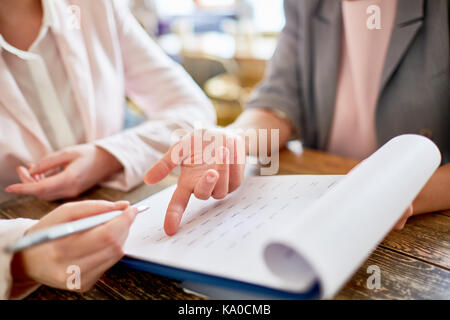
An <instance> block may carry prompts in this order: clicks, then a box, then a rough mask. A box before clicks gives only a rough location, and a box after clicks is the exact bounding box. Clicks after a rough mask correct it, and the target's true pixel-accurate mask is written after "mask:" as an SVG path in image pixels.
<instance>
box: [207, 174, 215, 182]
mask: <svg viewBox="0 0 450 320" xmlns="http://www.w3.org/2000/svg"><path fill="white" fill-rule="evenodd" d="M216 178H217V177H216V175H215V174H214V173H212V172H208V174H207V175H206V182H208V183H214V182H215V181H216Z"/></svg>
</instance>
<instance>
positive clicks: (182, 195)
mask: <svg viewBox="0 0 450 320" xmlns="http://www.w3.org/2000/svg"><path fill="white" fill-rule="evenodd" d="M191 193H192V191H191V190H189V189H186V188H183V187H179V186H177V188H176V189H175V192H174V193H173V195H172V199H171V200H170V203H169V206H168V207H167V211H166V217H165V220H164V231H165V232H166V234H167V235H168V236H172V235H174V234H175V233H177V230H178V226H179V225H180V221H181V218H182V216H183V213H184V210H186V207H187V205H188V203H189V199H190V197H191Z"/></svg>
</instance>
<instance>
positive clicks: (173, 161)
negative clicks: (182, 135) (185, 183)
mask: <svg viewBox="0 0 450 320" xmlns="http://www.w3.org/2000/svg"><path fill="white" fill-rule="evenodd" d="M180 146H181V144H179V143H177V144H175V145H173V146H172V147H171V148H170V149H169V151H167V152H166V153H165V154H164V156H163V157H162V158H161V159H159V160H158V161H157V162H156V163H155V164H154V165H153V167H151V168H150V170H148V172H147V173H146V174H145V178H144V181H145V183H146V184H155V183H158V182H160V181H161V180H162V179H164V178H165V177H167V175H168V174H169V173H170V172H171V171H172V170H173V169H175V168H176V167H177V166H178V164H180V163H181V162H182V161H183V159H182V157H181V156H180V150H179V149H180Z"/></svg>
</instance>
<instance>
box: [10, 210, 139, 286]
mask: <svg viewBox="0 0 450 320" xmlns="http://www.w3.org/2000/svg"><path fill="white" fill-rule="evenodd" d="M113 210H125V211H124V213H123V214H122V215H120V216H118V217H116V218H114V219H113V220H111V221H109V222H107V223H105V224H103V225H100V226H98V227H96V228H93V229H90V230H86V231H84V232H81V233H77V234H74V235H71V236H68V237H65V238H61V239H58V240H54V241H50V242H47V243H43V244H40V245H37V246H35V247H31V248H28V249H25V250H24V251H22V252H19V253H16V254H15V255H14V257H13V261H12V263H11V270H12V276H13V283H14V284H13V290H14V287H21V286H23V284H24V283H26V284H27V285H29V284H30V283H36V284H45V285H48V286H51V287H54V288H59V289H71V288H68V287H67V279H68V277H69V276H70V275H71V274H70V273H69V274H68V273H66V271H67V267H68V266H71V265H75V266H78V267H79V268H80V284H81V287H80V288H79V289H76V290H77V291H86V290H88V289H90V288H91V287H92V286H93V285H94V284H95V282H96V281H97V280H98V278H100V276H101V275H102V274H103V273H104V272H105V271H106V270H108V269H109V268H110V267H111V266H112V265H114V264H115V263H116V262H117V261H118V260H119V259H121V258H122V256H123V251H122V246H123V244H124V242H125V240H126V238H127V236H128V230H129V228H130V226H131V224H132V222H133V221H134V218H135V217H136V214H137V210H136V209H135V208H132V207H129V203H128V202H126V201H120V202H116V203H113V202H107V201H83V202H73V203H68V204H64V205H62V206H60V207H59V208H57V209H56V210H54V211H52V212H51V213H49V214H48V215H46V216H45V217H44V218H42V219H41V220H40V221H39V222H38V223H37V224H35V225H34V226H33V227H31V228H30V229H29V230H28V231H27V233H30V232H34V231H37V230H40V229H43V228H48V227H50V226H52V225H56V224H61V223H65V222H69V221H73V220H78V219H82V218H85V217H88V216H93V215H97V214H100V213H104V212H108V211H113Z"/></svg>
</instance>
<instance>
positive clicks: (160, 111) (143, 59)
mask: <svg viewBox="0 0 450 320" xmlns="http://www.w3.org/2000/svg"><path fill="white" fill-rule="evenodd" d="M110 3H111V4H112V6H113V12H114V14H115V20H116V25H117V28H118V35H119V42H120V47H121V51H122V59H123V64H124V74H125V88H126V93H127V95H128V97H130V98H131V99H132V100H133V101H134V102H135V103H136V104H137V105H138V106H140V107H141V108H143V109H144V111H145V113H146V115H147V118H148V121H146V122H145V123H144V124H142V125H140V126H138V127H136V128H133V129H130V130H126V131H124V132H121V133H119V134H117V135H114V136H111V137H107V138H104V139H101V140H99V141H97V142H96V145H97V146H100V147H102V148H103V149H105V150H107V151H108V152H110V153H111V154H112V155H114V156H115V157H116V158H117V159H118V160H119V161H120V162H121V163H122V165H123V166H124V168H125V169H124V171H123V172H122V173H120V174H118V175H116V176H114V177H113V178H112V179H111V180H110V181H108V182H107V183H106V186H109V187H113V188H116V189H120V190H128V189H130V188H132V187H133V186H135V185H136V184H138V183H139V182H141V181H142V179H143V176H144V174H145V172H146V171H147V170H148V169H149V168H150V167H151V166H152V165H153V164H154V163H155V162H156V161H157V160H158V159H159V158H160V157H161V156H162V155H163V153H165V152H166V151H167V150H168V149H169V147H170V146H171V145H172V144H173V143H174V141H173V139H172V133H173V132H174V131H175V130H177V129H183V130H186V131H188V132H189V131H191V130H192V128H193V127H194V125H199V126H203V127H211V126H214V125H215V124H216V114H215V111H214V108H213V106H212V104H211V102H210V101H209V100H208V99H207V97H206V96H205V94H204V93H203V92H202V91H201V89H200V88H199V87H198V86H197V84H196V83H195V82H194V81H193V80H192V78H191V77H190V76H189V75H188V74H187V73H186V71H185V70H184V69H183V68H182V67H181V66H180V65H178V64H177V63H175V62H174V61H172V60H171V59H170V58H169V57H168V56H167V55H166V54H165V53H164V52H163V51H162V50H161V48H160V47H159V46H158V45H157V44H156V43H155V42H154V41H153V40H152V39H151V38H150V37H149V36H148V35H147V34H146V33H145V31H144V30H143V29H142V28H141V26H140V25H139V24H138V22H137V21H136V19H135V18H134V17H133V15H132V14H131V13H130V11H129V9H128V7H126V6H125V5H120V4H119V2H117V1H112V2H110ZM119 6H120V7H119Z"/></svg>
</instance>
